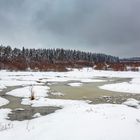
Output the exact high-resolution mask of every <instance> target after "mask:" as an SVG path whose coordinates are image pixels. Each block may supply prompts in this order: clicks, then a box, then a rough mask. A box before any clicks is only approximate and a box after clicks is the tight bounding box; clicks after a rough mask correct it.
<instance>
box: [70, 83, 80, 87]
mask: <svg viewBox="0 0 140 140" xmlns="http://www.w3.org/2000/svg"><path fill="white" fill-rule="evenodd" d="M68 85H69V86H72V87H80V86H82V83H68Z"/></svg>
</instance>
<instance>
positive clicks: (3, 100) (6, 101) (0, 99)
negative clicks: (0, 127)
mask: <svg viewBox="0 0 140 140" xmlns="http://www.w3.org/2000/svg"><path fill="white" fill-rule="evenodd" d="M8 103H9V101H8V100H7V99H4V98H2V97H0V106H3V105H6V104H8Z"/></svg>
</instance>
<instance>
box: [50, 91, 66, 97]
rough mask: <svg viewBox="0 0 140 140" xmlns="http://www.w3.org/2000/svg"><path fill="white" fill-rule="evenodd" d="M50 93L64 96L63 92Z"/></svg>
mask: <svg viewBox="0 0 140 140" xmlns="http://www.w3.org/2000/svg"><path fill="white" fill-rule="evenodd" d="M50 94H51V95H54V96H64V94H63V93H61V92H51V93H50Z"/></svg>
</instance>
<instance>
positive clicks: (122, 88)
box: [100, 78, 140, 94]
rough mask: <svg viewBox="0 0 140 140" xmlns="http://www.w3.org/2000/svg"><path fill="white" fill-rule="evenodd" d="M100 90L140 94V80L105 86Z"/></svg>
mask: <svg viewBox="0 0 140 140" xmlns="http://www.w3.org/2000/svg"><path fill="white" fill-rule="evenodd" d="M100 88H101V89H104V90H109V91H115V92H122V93H133V94H134V93H135V94H140V78H134V79H132V80H131V81H130V82H122V83H115V84H105V85H103V86H100Z"/></svg>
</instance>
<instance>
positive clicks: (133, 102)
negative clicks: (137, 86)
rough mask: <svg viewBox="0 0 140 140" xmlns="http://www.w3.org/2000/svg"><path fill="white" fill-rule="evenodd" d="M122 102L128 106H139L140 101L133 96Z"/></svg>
mask: <svg viewBox="0 0 140 140" xmlns="http://www.w3.org/2000/svg"><path fill="white" fill-rule="evenodd" d="M123 104H124V105H127V106H129V107H134V108H140V101H137V100H135V99H133V98H130V99H127V101H125V102H124V103H123Z"/></svg>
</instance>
